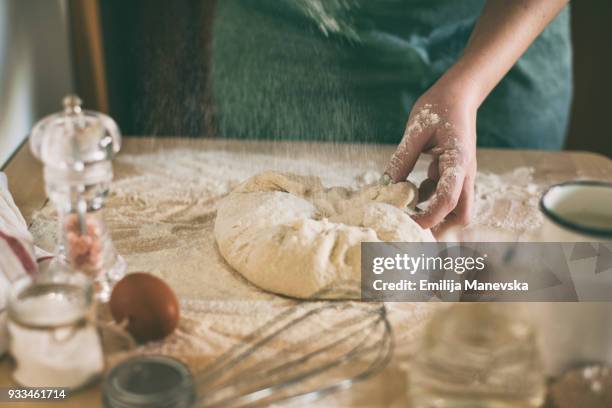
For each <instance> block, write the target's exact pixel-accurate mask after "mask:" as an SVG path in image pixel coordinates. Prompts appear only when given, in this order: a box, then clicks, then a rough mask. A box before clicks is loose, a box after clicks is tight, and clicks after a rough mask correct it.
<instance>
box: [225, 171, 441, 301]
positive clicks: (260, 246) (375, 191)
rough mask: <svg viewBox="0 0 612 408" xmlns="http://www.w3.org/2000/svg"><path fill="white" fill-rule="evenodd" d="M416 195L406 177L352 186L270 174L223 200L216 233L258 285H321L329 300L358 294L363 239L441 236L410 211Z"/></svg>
mask: <svg viewBox="0 0 612 408" xmlns="http://www.w3.org/2000/svg"><path fill="white" fill-rule="evenodd" d="M416 196H417V193H416V187H415V186H414V185H413V184H411V183H408V182H403V183H396V184H391V185H387V186H381V185H378V184H374V185H371V186H369V187H366V188H364V189H361V190H351V189H348V188H345V187H333V188H325V187H323V185H322V184H321V182H320V180H319V178H317V177H312V176H310V177H308V176H298V175H295V174H290V173H286V174H283V173H276V172H265V173H261V174H259V175H256V176H254V177H252V178H250V179H248V180H247V181H245V182H244V183H242V184H241V185H240V186H238V187H237V188H236V189H235V190H234V191H232V193H230V194H229V195H228V196H227V197H225V198H224V199H223V200H221V201H220V202H219V205H218V206H217V219H216V222H215V237H216V239H217V243H218V245H219V250H220V252H221V254H222V255H223V256H224V258H225V260H226V261H227V262H228V263H229V264H230V265H232V266H233V267H234V268H235V269H236V270H237V271H238V272H240V273H241V274H242V275H243V276H244V277H246V278H247V279H248V280H249V281H250V282H252V283H254V284H256V285H257V286H258V287H260V288H263V289H266V290H268V291H270V292H274V293H279V294H283V295H287V296H292V297H299V298H310V297H312V296H320V291H321V290H323V289H327V290H328V291H326V292H325V294H324V295H323V296H322V297H325V298H337V297H344V298H346V297H352V298H358V297H359V288H360V286H361V279H360V277H361V248H360V244H361V242H380V241H392V242H402V241H404V242H410V241H413V242H431V241H435V240H434V238H433V236H432V235H431V232H430V231H429V230H423V229H422V228H421V227H420V226H419V225H418V224H417V223H416V222H415V221H414V220H413V219H412V218H411V217H410V216H409V215H408V213H407V212H406V210H407V208H408V207H412V208H414V205H415V204H416V198H417V197H416ZM331 288H337V289H338V291H337V292H336V291H333V290H332V291H329V290H330V289H331ZM351 290H352V296H350V295H347V294H346V293H347V292H351Z"/></svg>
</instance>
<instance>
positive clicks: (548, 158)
mask: <svg viewBox="0 0 612 408" xmlns="http://www.w3.org/2000/svg"><path fill="white" fill-rule="evenodd" d="M177 147H180V148H188V149H204V150H229V151H240V152H259V153H266V154H273V155H278V156H282V157H295V158H298V157H299V158H301V159H307V158H309V157H312V158H317V159H318V160H320V159H321V157H323V158H326V159H329V160H330V161H346V162H354V161H360V160H369V161H374V162H375V163H377V164H378V165H379V166H380V168H381V169H382V168H383V167H384V165H385V163H386V160H387V159H388V158H389V157H390V155H391V153H392V152H393V146H390V145H355V144H326V143H307V142H274V143H273V142H265V141H237V140H220V139H214V140H213V139H184V138H126V139H125V140H124V145H123V148H122V152H124V153H132V154H135V153H145V152H152V151H159V150H164V149H172V148H177ZM120 154H121V153H120ZM478 163H479V171H488V172H493V173H504V172H508V171H511V170H512V169H514V168H517V167H524V166H528V167H531V168H533V169H534V173H533V178H534V180H535V181H536V182H538V183H543V184H551V183H557V182H560V181H565V180H571V179H576V178H588V179H598V180H612V160H610V159H608V158H606V157H604V156H602V155H597V154H593V153H583V152H570V151H564V152H546V151H524V150H495V149H482V150H479V151H478ZM425 164H426V163H425V161H422V162H420V163H419V166H421V167H423V166H425ZM4 171H5V172H6V174H7V176H8V180H9V189H10V190H11V192H12V194H13V196H14V199H15V202H16V203H17V205H18V207H19V208H20V209H21V211H22V212H23V214H24V217H25V218H26V220H27V221H28V223H29V222H30V221H31V220H32V216H33V214H34V212H35V211H36V210H38V209H40V208H41V207H42V206H43V205H44V204H45V202H46V195H45V192H44V183H43V176H42V168H41V165H40V164H39V163H38V162H37V161H36V160H35V159H34V158H33V157H32V155H31V153H30V151H29V149H28V146H27V144H25V145H24V146H22V148H21V149H20V150H19V151H18V152H17V153H16V154H15V155H14V157H13V158H12V160H11V161H10V162H9V163H8V165H7V166H5V168H4ZM12 369H13V362H12V361H11V359H10V357H4V358H3V359H2V361H0V386H13V385H14V383H13V382H12V380H11V377H10V373H11V372H12ZM403 382H404V380H403V379H401V381H400V379H399V377H398V373H394V372H391V371H389V370H387V371H386V372H385V373H383V374H382V375H380V376H378V377H376V378H373V379H372V380H370V381H368V383H369V385H367V386H368V387H377V389H379V390H383V389H384V390H385V392H384V393H382V394H385V395H387V394H391V393H393V392H394V391H395V392H398V391H399V390H401V392H405V387H404V385H405V384H404V383H403ZM360 387H361V386H360ZM349 392H350V390H349ZM382 394H379V395H382ZM19 406H21V407H28V406H31V407H43V406H45V404H44V403H33V404H27V403H22V404H19ZM49 406H58V405H57V404H56V405H53V404H49ZM61 406H66V407H83V406H87V407H95V406H100V397H99V384H96V385H93V386H91V387H89V388H86V389H84V390H81V391H79V392H76V393H75V394H74V395H73V396H72V397H71V398H70V399H69V400H68V401H66V402H65V403H62V404H61Z"/></svg>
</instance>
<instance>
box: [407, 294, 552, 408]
mask: <svg viewBox="0 0 612 408" xmlns="http://www.w3.org/2000/svg"><path fill="white" fill-rule="evenodd" d="M409 377H410V396H411V399H412V401H413V404H414V407H415V408H451V407H452V408H535V407H540V406H541V405H542V404H543V401H544V397H545V375H544V369H543V365H542V363H541V360H540V356H539V351H538V348H537V344H536V338H535V334H534V331H533V330H532V327H531V325H530V324H528V323H527V322H526V321H524V320H522V319H521V318H519V314H518V313H517V310H516V307H515V305H512V304H491V303H486V304H485V303H474V304H466V303H462V304H456V305H454V306H451V307H450V308H448V309H445V310H443V311H441V312H439V313H438V314H437V315H436V316H434V317H433V319H432V320H431V322H430V323H429V325H428V327H427V328H426V329H425V334H424V336H423V338H422V342H421V344H420V348H419V349H418V351H417V353H416V355H415V358H414V363H413V365H412V366H411V370H410V373H409Z"/></svg>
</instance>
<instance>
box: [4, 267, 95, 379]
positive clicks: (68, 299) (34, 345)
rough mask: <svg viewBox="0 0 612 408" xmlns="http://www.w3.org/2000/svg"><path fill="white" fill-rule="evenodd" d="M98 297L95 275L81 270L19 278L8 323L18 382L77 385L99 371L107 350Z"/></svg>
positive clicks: (15, 286) (11, 301) (10, 299)
mask: <svg viewBox="0 0 612 408" xmlns="http://www.w3.org/2000/svg"><path fill="white" fill-rule="evenodd" d="M92 300H93V296H92V286H91V279H89V278H88V277H86V276H85V275H83V274H80V273H69V274H66V273H61V272H57V271H56V272H55V273H52V274H44V275H41V276H37V277H36V278H35V279H34V278H31V277H29V276H28V277H25V278H22V279H20V280H19V281H17V282H15V284H14V285H13V287H12V289H11V293H10V296H9V305H8V317H9V321H8V329H9V334H10V347H9V348H10V352H11V354H12V355H13V357H14V359H15V362H16V368H15V371H14V373H13V378H14V379H15V381H16V382H17V383H19V384H21V385H23V386H27V387H62V388H70V389H74V388H79V387H81V386H83V385H85V384H87V383H89V382H90V381H92V380H94V379H95V378H97V377H98V376H99V374H100V373H101V372H102V370H103V368H104V356H103V352H102V345H101V342H100V337H99V333H98V330H97V327H96V323H95V319H94V309H93V302H92Z"/></svg>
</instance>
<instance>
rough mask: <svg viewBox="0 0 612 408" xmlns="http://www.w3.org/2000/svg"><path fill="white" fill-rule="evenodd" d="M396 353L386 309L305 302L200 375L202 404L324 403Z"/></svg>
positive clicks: (264, 404) (368, 305) (206, 405)
mask: <svg viewBox="0 0 612 408" xmlns="http://www.w3.org/2000/svg"><path fill="white" fill-rule="evenodd" d="M392 352H393V335H392V330H391V326H390V325H389V322H388V320H387V315H386V309H385V306H384V305H383V304H374V303H360V302H346V301H327V302H320V301H319V302H302V303H299V304H297V305H295V306H292V307H290V308H289V309H288V310H286V311H283V312H282V313H280V314H279V315H278V316H276V317H275V318H273V319H271V320H270V321H269V322H267V323H266V324H264V325H263V326H262V327H261V328H260V329H258V330H257V331H255V332H254V333H253V334H251V335H250V336H249V337H248V338H247V339H245V341H244V342H242V343H240V344H239V345H237V346H235V347H233V348H232V349H230V350H229V351H228V352H226V353H225V354H224V355H222V356H221V357H220V358H219V359H218V360H216V361H215V362H214V363H213V364H211V365H210V366H209V367H206V368H205V369H203V370H202V371H201V372H200V373H198V374H196V375H195V378H194V382H195V386H196V389H197V395H198V400H197V403H196V406H205V407H258V406H267V405H269V404H272V403H276V402H280V401H286V400H289V399H291V401H292V402H295V401H296V399H299V400H310V399H316V398H320V397H322V396H325V395H327V394H329V393H332V392H335V391H338V390H342V389H346V388H348V387H350V386H351V385H353V384H354V383H356V382H358V381H361V380H364V379H366V378H368V377H370V376H372V375H374V374H376V373H378V372H379V371H381V370H382V369H383V368H384V367H385V366H386V365H387V363H388V362H389V360H390V358H391V355H392Z"/></svg>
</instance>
